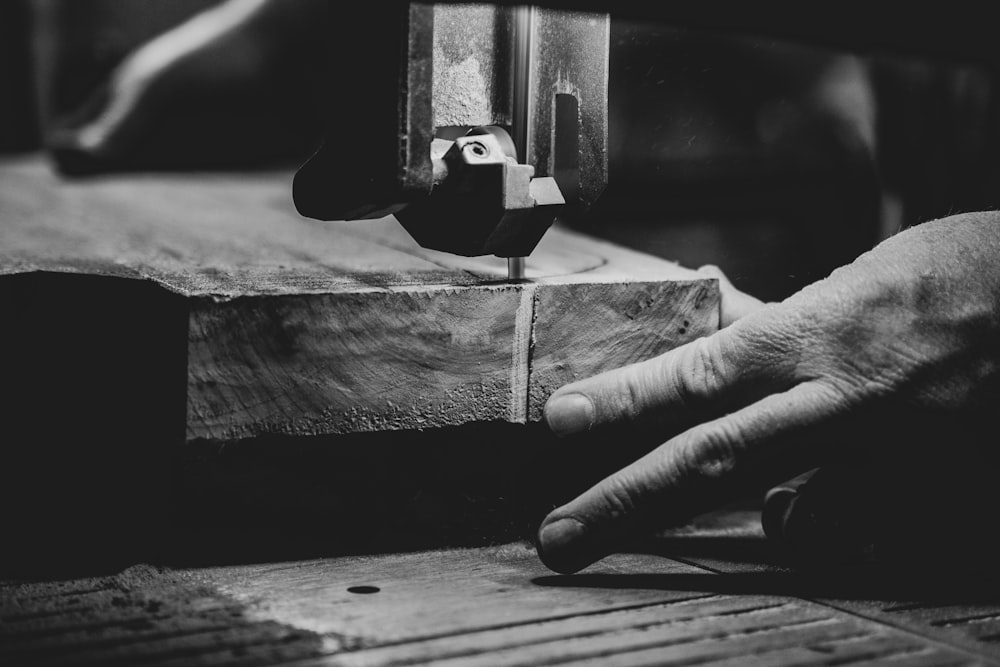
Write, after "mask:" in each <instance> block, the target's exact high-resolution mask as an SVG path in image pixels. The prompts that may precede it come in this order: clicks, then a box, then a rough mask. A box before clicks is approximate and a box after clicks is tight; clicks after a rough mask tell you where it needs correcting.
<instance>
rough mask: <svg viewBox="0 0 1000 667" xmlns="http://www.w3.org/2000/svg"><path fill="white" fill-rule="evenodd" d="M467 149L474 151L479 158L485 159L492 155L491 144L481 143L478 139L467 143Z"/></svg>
mask: <svg viewBox="0 0 1000 667" xmlns="http://www.w3.org/2000/svg"><path fill="white" fill-rule="evenodd" d="M465 150H466V151H468V152H470V153H472V154H473V155H474V156H475V157H477V158H479V159H484V158H487V157H489V156H490V149H489V146H487V145H486V144H481V143H479V142H478V141H470V142H469V143H467V144H466V145H465Z"/></svg>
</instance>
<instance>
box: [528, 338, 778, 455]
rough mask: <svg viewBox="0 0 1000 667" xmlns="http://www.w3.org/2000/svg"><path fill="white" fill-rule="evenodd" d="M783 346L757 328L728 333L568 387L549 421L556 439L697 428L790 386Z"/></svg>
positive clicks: (557, 395)
mask: <svg viewBox="0 0 1000 667" xmlns="http://www.w3.org/2000/svg"><path fill="white" fill-rule="evenodd" d="M740 329H750V331H749V333H750V334H751V335H748V332H747V331H743V330H740ZM786 342H789V343H790V345H791V344H795V342H794V341H786V340H785V337H783V336H781V335H779V333H778V332H777V329H775V331H773V332H772V331H770V329H769V330H768V333H767V334H766V335H762V333H761V330H760V328H759V327H740V328H735V327H734V328H730V329H725V330H723V331H720V332H718V333H716V334H713V335H712V336H708V337H705V338H699V339H697V340H694V341H692V342H690V343H687V344H686V345H682V346H681V347H678V348H675V349H673V350H671V351H670V352H667V353H666V354H663V355H661V356H659V357H655V358H653V359H650V360H648V361H644V362H641V363H636V364H632V365H630V366H625V367H623V368H619V369H616V370H613V371H608V372H605V373H601V374H599V375H595V376H594V377H591V378H588V379H586V380H581V381H579V382H574V383H572V384H569V385H566V386H564V387H562V388H560V389H558V390H557V391H555V392H554V393H553V394H552V395H551V396H550V397H549V400H548V401H547V402H546V405H545V410H544V416H545V419H546V421H547V423H548V425H549V428H550V429H551V430H552V431H553V432H554V433H556V434H557V435H559V436H568V435H573V434H575V433H581V432H585V431H589V430H591V429H594V428H597V427H600V426H606V425H611V424H618V423H626V422H633V421H638V420H641V421H648V422H655V423H657V424H661V425H662V424H671V425H685V424H691V423H695V422H696V421H700V420H704V419H706V418H709V417H714V416H717V415H719V414H723V413H724V412H725V411H726V410H731V409H733V408H735V407H742V405H746V404H747V403H749V402H752V400H756V399H757V398H760V397H761V396H763V395H765V394H766V393H771V392H773V391H782V390H784V389H786V388H787V387H788V386H790V385H791V384H792V380H791V378H792V375H793V371H794V368H793V366H794V358H795V355H793V354H789V353H788V349H789V347H790V345H785V343H786Z"/></svg>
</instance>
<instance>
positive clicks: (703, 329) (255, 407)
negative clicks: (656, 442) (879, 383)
mask: <svg viewBox="0 0 1000 667" xmlns="http://www.w3.org/2000/svg"><path fill="white" fill-rule="evenodd" d="M290 178H291V173H251V174H238V175H235V174H228V175H227V174H184V175H176V174H175V175H163V174H157V175H130V176H113V177H105V178H97V179H93V180H87V181H80V182H64V181H60V180H59V179H58V178H57V177H55V176H54V175H53V173H52V171H51V170H50V169H49V167H48V165H46V164H45V163H44V162H43V161H41V160H39V159H38V158H27V159H13V160H11V159H8V160H5V161H4V162H3V163H0V275H3V276H5V280H8V281H9V280H11V279H12V278H14V277H19V278H21V279H22V280H20V281H18V282H17V283H16V286H17V287H16V289H13V290H12V291H13V296H10V297H8V298H10V299H12V300H13V301H15V302H17V303H22V304H23V303H24V302H25V300H26V299H27V300H31V299H32V298H37V297H38V295H40V294H41V293H42V290H40V289H39V288H38V285H37V283H36V282H33V281H32V280H31V279H28V280H24V278H25V277H29V278H30V277H31V276H43V275H44V276H51V275H61V276H63V278H62V279H61V280H60V281H58V282H59V285H60V286H59V287H51V288H50V290H49V291H50V292H52V291H55V292H63V291H65V288H64V287H63V286H64V285H66V284H67V282H73V278H72V276H78V275H81V274H83V275H87V276H101V277H105V278H107V279H109V280H110V282H108V281H91V282H89V283H88V285H90V286H91V287H90V288H89V291H88V293H90V294H102V295H111V296H109V297H107V298H110V299H112V301H113V302H114V305H116V306H117V307H118V308H119V309H120V310H121V312H122V313H130V314H132V316H133V317H134V318H136V319H141V318H147V319H148V318H153V317H156V318H163V319H166V320H169V321H168V322H167V323H165V324H164V326H163V327H160V328H161V329H164V330H171V331H174V330H176V331H178V332H181V333H178V334H177V335H178V336H182V338H181V339H176V340H175V339H174V338H169V339H165V340H155V341H150V344H149V347H150V349H149V350H148V353H149V354H151V355H155V354H157V349H161V350H165V349H170V350H178V352H177V354H183V355H184V356H185V358H186V360H187V362H186V378H187V379H186V382H185V389H184V395H185V399H184V401H185V403H186V418H185V420H184V421H185V424H184V430H185V433H186V439H187V440H204V439H208V440H234V439H240V438H247V437H253V436H258V435H262V434H285V435H319V434H328V433H349V432H360V431H381V430H398V429H407V430H410V429H426V428H435V427H442V426H455V425H460V424H465V423H470V422H496V421H504V422H511V423H525V422H527V421H532V420H538V419H539V418H540V417H541V409H542V406H543V405H544V401H545V399H546V398H547V397H548V394H550V393H551V391H552V390H553V389H555V388H556V387H558V386H560V385H561V384H564V383H565V382H568V381H570V380H573V379H576V378H580V377H584V376H587V375H591V374H593V373H596V372H599V371H601V370H605V369H608V368H612V367H616V366H620V365H624V364H626V363H630V362H633V361H637V360H640V359H643V358H647V357H650V356H653V355H656V354H659V353H661V352H664V351H666V350H668V349H670V348H672V347H675V346H677V345H680V344H682V343H685V342H687V341H689V340H692V339H694V338H696V337H698V336H702V335H705V334H707V333H710V332H711V331H713V330H715V329H716V328H717V327H718V304H719V294H718V285H717V282H716V281H715V280H712V279H706V278H704V277H702V276H700V275H697V274H695V273H693V272H691V271H689V270H687V269H683V268H681V267H679V266H677V265H675V264H673V263H670V262H667V261H664V260H660V259H657V258H653V257H650V256H647V255H644V254H642V253H638V252H633V251H629V250H626V249H623V248H621V247H618V246H615V245H612V244H608V243H604V242H599V241H596V240H593V239H590V238H587V237H586V236H583V235H581V234H578V233H574V232H572V231H569V230H565V229H553V230H552V231H551V232H550V233H549V234H548V235H547V236H546V238H545V239H544V240H543V241H542V244H541V245H540V246H539V248H538V250H537V251H536V253H535V254H533V255H532V257H530V258H529V259H528V263H527V266H528V269H527V276H528V278H529V280H528V281H526V282H524V283H519V284H509V283H507V282H506V281H505V276H506V265H505V262H504V261H503V260H501V259H499V258H495V257H486V258H464V257H457V256H453V255H448V254H445V253H439V252H435V251H430V250H425V249H423V248H420V247H419V246H417V245H416V244H415V243H414V242H413V241H412V240H411V239H410V238H409V236H408V235H407V234H406V233H405V231H404V230H403V229H402V228H401V227H400V226H399V225H398V224H397V223H396V222H395V220H393V219H391V218H387V219H383V220H378V221H370V222H350V223H320V222H316V221H312V220H306V219H303V218H301V217H299V216H298V215H297V214H296V213H295V212H294V210H293V207H292V203H291V201H290V193H291V189H290ZM123 279H124V280H133V281H141V282H144V283H147V284H150V285H153V286H156V287H157V288H158V289H160V290H161V291H162V292H163V293H164V294H167V295H170V298H169V299H166V297H164V299H166V300H165V301H164V303H167V301H169V305H162V306H157V307H155V308H154V307H153V306H152V305H151V304H152V303H153V301H154V300H155V299H159V298H160V297H146V298H143V299H134V298H131V297H128V296H125V295H123V294H120V293H119V292H120V291H121V290H120V288H118V287H116V286H115V285H116V283H115V282H114V280H123ZM10 284H14V283H10ZM50 284H52V283H46V285H50ZM168 311H169V314H168ZM8 312H10V311H8ZM178 318H182V320H181V321H180V322H179V323H174V320H177V319H178ZM79 319H80V320H81V321H75V322H59V326H67V325H68V326H69V327H71V328H82V329H93V330H94V331H95V333H94V336H95V337H100V336H101V335H102V334H101V331H100V329H101V326H102V322H101V321H97V320H87V318H85V317H84V318H79ZM32 325H33V322H32V321H28V320H27V319H24V318H20V319H19V321H18V324H17V326H19V327H31V326H32ZM27 331H29V334H26V335H25V338H27V339H30V338H31V335H30V329H28V330H27ZM108 335H109V336H110V335H111V332H108ZM114 367H115V360H114V359H106V360H105V361H104V365H103V367H102V368H103V371H102V372H101V373H98V375H106V376H108V378H109V379H108V382H114V381H115V380H114V377H113V376H114V374H115V371H114ZM159 381H160V378H156V377H150V378H149V383H150V385H151V386H155V385H156V383H157V382H159ZM135 390H136V391H147V389H146V388H144V387H135ZM95 391H96V388H95ZM148 391H153V393H154V394H155V392H156V391H159V389H155V390H154V389H148ZM151 395H152V394H151Z"/></svg>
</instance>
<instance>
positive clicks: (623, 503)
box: [602, 476, 637, 522]
mask: <svg viewBox="0 0 1000 667" xmlns="http://www.w3.org/2000/svg"><path fill="white" fill-rule="evenodd" d="M636 495H637V494H636V491H635V490H634V489H633V486H632V484H631V483H630V482H629V480H628V479H627V478H625V477H623V476H615V477H612V478H610V479H608V480H607V483H606V486H605V488H604V494H603V498H602V500H603V504H604V508H603V510H604V511H603V514H604V516H606V517H607V518H608V519H609V520H610V521H612V522H616V521H618V520H621V519H624V518H625V517H627V516H631V515H633V514H634V513H635V509H636Z"/></svg>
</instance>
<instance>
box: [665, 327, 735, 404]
mask: <svg viewBox="0 0 1000 667" xmlns="http://www.w3.org/2000/svg"><path fill="white" fill-rule="evenodd" d="M670 372H671V374H672V377H669V378H667V379H668V380H669V382H670V384H669V386H672V387H674V388H675V390H676V392H677V398H678V399H679V400H680V402H681V404H682V405H683V406H684V407H687V408H698V407H699V406H703V405H705V404H707V403H709V402H710V401H711V400H712V398H713V397H714V396H715V395H716V394H717V393H718V390H719V387H720V386H721V385H722V381H723V378H724V377H725V368H724V365H723V361H722V356H721V355H720V354H719V352H718V345H717V344H716V341H715V337H714V336H709V337H706V338H699V339H697V340H695V341H693V342H692V343H691V344H690V345H689V346H688V347H687V349H686V350H685V353H684V354H682V355H680V359H679V360H678V363H676V364H673V365H672V366H671V367H670Z"/></svg>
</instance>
